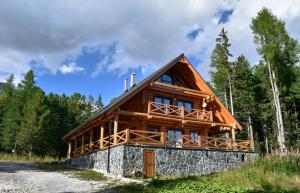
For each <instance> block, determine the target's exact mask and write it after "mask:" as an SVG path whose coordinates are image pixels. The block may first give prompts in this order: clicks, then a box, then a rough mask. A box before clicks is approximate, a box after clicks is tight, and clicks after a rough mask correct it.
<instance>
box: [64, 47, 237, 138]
mask: <svg viewBox="0 0 300 193" xmlns="http://www.w3.org/2000/svg"><path fill="white" fill-rule="evenodd" d="M179 61H187V62H186V64H187V65H188V67H189V68H190V70H191V71H192V73H193V75H194V76H195V78H196V79H197V82H198V84H197V86H198V87H199V89H201V90H202V91H206V92H207V93H209V94H211V95H212V96H215V94H214V93H213V91H212V90H211V89H210V88H209V86H208V85H207V84H206V82H205V81H204V80H203V79H202V77H201V76H200V74H199V73H198V72H197V70H196V69H195V68H194V67H193V65H192V64H191V63H190V62H189V61H188V59H187V58H186V57H185V56H184V54H183V53H182V54H180V55H179V56H178V57H176V58H175V59H173V60H171V61H170V62H169V63H167V64H165V65H163V66H162V67H161V68H160V69H159V70H157V71H155V72H153V73H152V74H151V75H150V76H148V77H147V78H145V79H144V80H142V81H141V82H139V83H138V84H136V85H135V86H134V87H132V88H130V89H129V90H128V91H127V92H124V93H123V94H122V95H120V96H119V97H117V98H116V99H115V100H114V101H112V102H111V103H110V104H108V105H107V106H106V107H104V108H103V109H102V110H100V111H99V112H98V113H96V114H94V115H93V116H91V117H90V118H88V119H87V120H85V121H84V122H83V123H82V124H80V125H79V126H77V127H76V128H75V129H73V130H71V131H70V132H69V133H68V134H67V135H65V136H64V137H63V139H66V138H67V137H68V136H70V135H71V134H72V133H74V132H75V131H77V130H78V129H80V128H82V127H83V126H84V125H86V124H88V123H89V122H91V121H92V120H94V119H95V118H97V117H100V116H102V115H104V114H106V113H108V112H111V111H113V110H115V109H117V108H118V107H119V106H121V105H122V104H123V103H125V102H126V101H128V100H129V99H130V98H131V97H132V96H134V95H136V94H137V93H139V92H140V91H142V90H143V89H144V88H145V87H147V86H148V85H149V84H150V83H151V82H153V81H155V80H156V79H157V78H158V77H160V76H161V75H163V74H164V73H165V72H166V71H168V70H169V69H170V68H172V67H173V66H174V65H175V64H176V63H177V62H179ZM215 98H216V102H217V104H218V105H220V106H221V111H222V113H225V114H226V117H227V120H226V122H228V123H230V124H233V123H235V124H236V125H237V128H239V129H241V126H240V124H239V123H238V122H237V121H236V120H235V118H234V117H233V116H232V115H231V113H230V112H229V111H228V110H227V108H226V107H225V106H224V105H223V104H222V102H221V101H220V100H219V99H218V98H217V97H216V96H215Z"/></svg>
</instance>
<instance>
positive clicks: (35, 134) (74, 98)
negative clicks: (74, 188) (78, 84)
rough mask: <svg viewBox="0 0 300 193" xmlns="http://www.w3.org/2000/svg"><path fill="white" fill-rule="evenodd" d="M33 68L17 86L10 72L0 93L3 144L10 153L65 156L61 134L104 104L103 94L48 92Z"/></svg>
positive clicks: (0, 121)
mask: <svg viewBox="0 0 300 193" xmlns="http://www.w3.org/2000/svg"><path fill="white" fill-rule="evenodd" d="M34 79H35V78H34V74H33V71H32V70H30V71H29V72H27V73H26V75H25V77H24V80H22V81H21V83H20V84H19V85H18V86H17V87H15V86H14V84H13V81H14V75H11V76H10V77H9V78H8V79H7V82H6V84H5V85H4V86H3V89H2V92H1V94H0V148H1V151H4V152H7V153H11V152H16V153H21V154H23V153H26V154H31V153H34V154H36V155H50V156H58V157H63V156H65V155H66V148H67V146H66V144H65V143H64V142H63V141H62V137H63V136H64V135H65V134H67V133H68V132H69V131H70V130H72V129H74V128H75V127H76V126H78V125H79V124H80V123H82V122H83V121H84V120H85V119H87V118H88V117H90V116H91V115H92V114H93V113H95V112H97V111H98V110H100V109H102V108H103V104H102V98H101V95H99V98H98V99H97V100H96V101H94V98H93V97H92V96H89V97H86V96H84V95H81V94H79V93H74V94H73V95H71V96H66V95H65V94H62V95H58V94H54V93H50V94H48V95H46V94H45V92H44V91H43V90H42V89H41V88H39V87H38V86H37V85H36V83H35V81H34Z"/></svg>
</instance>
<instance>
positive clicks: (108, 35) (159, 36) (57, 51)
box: [0, 0, 300, 81]
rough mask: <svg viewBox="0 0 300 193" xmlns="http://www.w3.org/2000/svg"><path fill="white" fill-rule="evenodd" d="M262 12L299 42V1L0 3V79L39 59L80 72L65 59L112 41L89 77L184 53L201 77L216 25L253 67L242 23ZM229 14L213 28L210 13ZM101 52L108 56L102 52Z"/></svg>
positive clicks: (247, 30) (54, 0) (151, 65)
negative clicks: (193, 33)
mask: <svg viewBox="0 0 300 193" xmlns="http://www.w3.org/2000/svg"><path fill="white" fill-rule="evenodd" d="M263 6H266V7H268V8H270V9H272V11H273V12H274V13H275V14H276V15H277V16H278V17H281V18H282V19H284V20H285V21H286V24H287V29H288V31H289V32H290V33H291V34H292V35H293V36H295V37H297V38H299V37H300V28H298V26H297V25H296V23H299V22H300V10H299V9H300V1H296V0H287V1H279V0H278V1H274V0H264V1H259V0H257V1H255V2H254V1H250V0H243V1H233V0H232V1H230V0H224V1H222V0H216V1H210V0H207V1H205V0H199V1H196V0H189V1H181V0H177V1H176V0H166V1H161V0H153V1H132V0H123V1H117V0H106V1H101V2H99V1H96V0H91V1H84V0H78V1H72V0H65V1H63V2H62V1H60V0H52V1H34V0H28V1H21V0H2V1H1V6H0V42H1V44H0V81H2V80H3V79H4V78H5V77H6V76H7V74H9V73H16V75H17V78H19V79H20V78H21V77H22V74H23V73H24V72H26V71H27V70H28V69H29V68H30V67H31V66H30V61H32V60H36V61H42V65H43V67H44V68H46V69H47V70H48V71H50V72H51V73H54V74H55V73H56V72H57V71H60V72H62V70H61V69H62V68H64V69H65V72H69V71H70V70H71V68H72V69H73V68H82V67H78V66H76V65H75V64H74V66H73V67H72V66H69V65H67V64H66V63H65V60H66V58H67V57H71V58H73V59H74V58H75V59H76V58H77V57H78V56H79V55H80V53H81V48H82V46H90V47H95V46H97V45H110V44H112V43H114V42H116V47H115V51H114V53H113V55H109V56H107V55H103V56H102V58H101V59H100V60H99V62H98V64H97V65H96V67H95V69H93V70H91V71H93V73H92V74H91V75H92V76H97V75H99V73H101V72H102V71H109V72H117V73H124V72H127V71H128V70H129V69H133V68H139V67H141V69H144V71H145V70H147V71H152V70H155V69H157V67H158V66H160V65H163V64H164V63H166V62H168V61H169V60H171V58H173V57H176V56H177V55H179V54H180V53H182V52H184V53H186V54H187V55H190V56H193V57H194V58H196V59H199V61H202V62H201V64H195V65H196V66H197V68H198V70H199V71H200V73H201V74H202V75H204V76H205V77H207V74H208V73H207V72H208V71H209V68H208V66H209V61H210V54H211V51H212V49H213V47H214V45H215V38H216V36H217V34H218V33H219V31H220V28H221V27H222V26H224V27H225V28H226V29H227V30H228V31H229V36H230V40H231V43H232V53H233V54H234V56H235V57H236V56H238V55H239V54H245V55H246V57H247V58H249V59H250V61H251V63H252V64H253V63H255V62H257V61H258V59H259V57H258V55H257V53H256V50H255V49H256V46H255V45H254V44H253V41H252V40H253V37H252V34H251V30H250V28H249V25H250V22H251V18H252V17H255V15H256V14H257V12H258V11H259V10H260V9H261V8H262V7H263ZM228 9H233V10H234V11H233V14H232V15H231V16H230V19H229V22H227V23H225V24H224V25H222V26H221V25H217V23H218V18H216V17H217V16H216V15H217V14H216V13H218V12H219V11H220V10H228ZM198 28H201V29H203V32H201V33H199V35H198V36H197V38H196V39H195V40H190V39H188V38H187V37H186V35H187V34H188V33H189V32H191V31H192V30H194V29H198ZM100 47H101V46H100ZM100 51H102V52H107V53H110V52H109V51H108V50H106V48H105V46H104V47H101V49H100ZM70 61H72V62H73V61H74V60H70ZM62 64H63V65H62ZM82 70H83V69H82ZM82 70H81V71H82ZM75 71H80V69H77V70H75ZM75 71H72V72H75ZM144 73H145V74H147V72H144Z"/></svg>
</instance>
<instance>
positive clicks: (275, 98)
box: [267, 61, 286, 153]
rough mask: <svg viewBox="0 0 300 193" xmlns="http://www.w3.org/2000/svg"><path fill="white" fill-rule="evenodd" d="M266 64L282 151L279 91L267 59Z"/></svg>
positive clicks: (283, 140) (282, 128) (283, 148)
mask: <svg viewBox="0 0 300 193" xmlns="http://www.w3.org/2000/svg"><path fill="white" fill-rule="evenodd" d="M267 66H268V71H269V79H270V83H271V89H272V94H273V101H274V105H275V110H276V123H277V141H278V145H279V149H280V152H281V153H283V152H284V151H285V149H286V147H285V139H284V127H283V119H282V112H281V105H280V99H279V91H278V86H277V84H276V82H275V78H276V76H275V72H274V71H273V70H272V69H271V65H270V63H269V62H268V61H267Z"/></svg>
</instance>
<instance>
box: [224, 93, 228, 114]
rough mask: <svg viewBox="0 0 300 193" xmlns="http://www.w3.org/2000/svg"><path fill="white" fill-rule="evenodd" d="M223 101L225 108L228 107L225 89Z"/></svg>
mask: <svg viewBox="0 0 300 193" xmlns="http://www.w3.org/2000/svg"><path fill="white" fill-rule="evenodd" d="M224 101H225V106H226V108H227V109H228V100H227V93H226V89H225V92H224Z"/></svg>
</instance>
